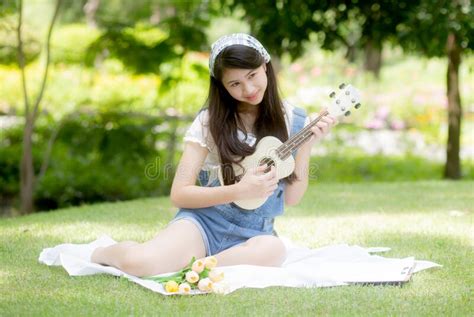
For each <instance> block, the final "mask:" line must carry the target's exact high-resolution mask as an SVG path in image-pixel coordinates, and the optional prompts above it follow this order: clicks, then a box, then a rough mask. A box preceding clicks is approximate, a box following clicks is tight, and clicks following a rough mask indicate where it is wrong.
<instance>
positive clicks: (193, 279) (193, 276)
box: [186, 271, 199, 284]
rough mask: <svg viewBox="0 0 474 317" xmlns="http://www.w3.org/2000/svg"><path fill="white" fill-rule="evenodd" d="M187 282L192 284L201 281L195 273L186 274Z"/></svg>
mask: <svg viewBox="0 0 474 317" xmlns="http://www.w3.org/2000/svg"><path fill="white" fill-rule="evenodd" d="M186 281H188V282H189V283H191V284H194V283H196V282H197V281H199V274H197V273H196V272H194V271H189V272H187V273H186Z"/></svg>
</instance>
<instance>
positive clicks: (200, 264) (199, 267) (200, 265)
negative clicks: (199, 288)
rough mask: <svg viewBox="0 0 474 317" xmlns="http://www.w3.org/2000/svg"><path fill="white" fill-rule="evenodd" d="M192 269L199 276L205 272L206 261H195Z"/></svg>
mask: <svg viewBox="0 0 474 317" xmlns="http://www.w3.org/2000/svg"><path fill="white" fill-rule="evenodd" d="M191 268H192V270H193V271H194V272H196V273H198V274H199V273H201V272H202V271H203V270H204V261H203V260H202V259H201V260H196V261H194V263H193V266H192V267H191Z"/></svg>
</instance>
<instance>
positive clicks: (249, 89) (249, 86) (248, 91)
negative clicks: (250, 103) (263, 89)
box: [243, 83, 253, 96]
mask: <svg viewBox="0 0 474 317" xmlns="http://www.w3.org/2000/svg"><path fill="white" fill-rule="evenodd" d="M243 86H244V95H245V96H248V95H250V94H251V93H252V92H253V85H252V84H251V83H245V84H244V85H243Z"/></svg>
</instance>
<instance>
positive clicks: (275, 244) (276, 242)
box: [249, 235, 286, 266]
mask: <svg viewBox="0 0 474 317" xmlns="http://www.w3.org/2000/svg"><path fill="white" fill-rule="evenodd" d="M252 239H253V241H250V240H252ZM252 239H250V240H249V242H250V246H254V248H253V249H254V250H255V252H258V254H260V260H261V261H262V264H261V265H265V266H281V265H282V264H283V262H284V261H285V259H286V247H285V244H284V243H283V241H281V239H279V238H278V237H275V236H270V235H265V236H257V237H254V238H252Z"/></svg>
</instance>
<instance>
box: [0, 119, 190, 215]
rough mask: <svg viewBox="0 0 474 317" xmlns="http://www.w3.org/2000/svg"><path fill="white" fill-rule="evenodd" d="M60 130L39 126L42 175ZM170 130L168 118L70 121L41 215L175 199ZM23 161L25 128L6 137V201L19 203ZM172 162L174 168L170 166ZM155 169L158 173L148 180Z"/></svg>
mask: <svg viewBox="0 0 474 317" xmlns="http://www.w3.org/2000/svg"><path fill="white" fill-rule="evenodd" d="M177 124H178V125H179V124H187V122H182V123H177ZM56 126H57V122H52V119H51V118H48V117H46V116H45V117H44V118H42V119H41V120H40V121H39V122H38V127H37V129H36V133H35V135H34V138H33V139H34V140H35V145H34V149H35V151H34V157H35V170H36V173H38V171H39V169H40V163H41V160H42V156H43V153H44V150H45V148H46V144H47V142H48V140H49V137H50V135H51V134H52V133H53V130H54V129H55V128H56ZM169 126H170V122H169V121H167V122H165V120H164V118H160V117H150V116H144V115H133V114H129V113H110V112H109V113H90V114H75V115H72V116H69V117H66V118H65V119H64V122H63V124H62V127H61V129H60V130H59V133H58V135H57V138H56V141H55V143H54V147H53V151H52V153H51V159H50V163H49V168H48V170H47V172H46V174H45V175H44V177H43V178H41V179H40V180H39V182H38V184H37V188H36V192H35V205H36V206H37V209H38V210H47V209H54V208H59V207H65V206H70V205H78V204H81V203H91V202H96V201H111V200H112V201H113V200H126V199H133V198H137V197H145V196H155V195H165V194H167V193H169V188H170V186H171V182H172V177H173V172H172V171H173V166H174V165H175V164H176V159H177V157H178V155H175V156H174V157H169V155H170V154H169V153H168V152H167V150H166V146H167V141H168V140H169V139H170V136H171V134H170V133H171V132H170V130H169ZM177 139H178V140H179V139H180V137H178V138H177ZM20 155H21V128H20V126H17V127H14V128H10V129H8V131H5V132H2V142H1V143H0V185H1V187H0V188H1V197H2V199H5V200H6V199H7V198H11V197H12V196H13V195H14V196H15V197H16V198H18V192H19V180H18V175H19V170H18V169H19V162H20ZM167 162H169V163H171V164H170V165H169V166H165V163H167ZM157 164H159V165H158V166H155V165H157ZM150 166H152V167H153V168H154V171H155V172H154V173H148V174H146V173H145V171H146V169H147V168H149V167H150ZM158 171H159V173H158Z"/></svg>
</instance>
